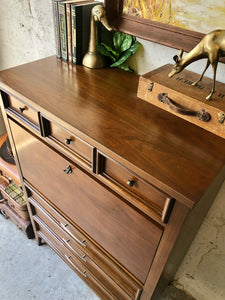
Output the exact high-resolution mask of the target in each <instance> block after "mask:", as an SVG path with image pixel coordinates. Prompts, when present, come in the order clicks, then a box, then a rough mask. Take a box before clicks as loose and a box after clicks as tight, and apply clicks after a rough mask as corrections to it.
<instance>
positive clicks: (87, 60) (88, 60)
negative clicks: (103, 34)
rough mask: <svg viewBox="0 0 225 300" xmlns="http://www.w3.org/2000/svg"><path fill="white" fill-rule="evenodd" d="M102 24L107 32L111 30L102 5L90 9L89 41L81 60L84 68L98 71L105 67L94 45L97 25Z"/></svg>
mask: <svg viewBox="0 0 225 300" xmlns="http://www.w3.org/2000/svg"><path fill="white" fill-rule="evenodd" d="M98 22H100V23H102V24H103V25H104V26H105V28H106V29H108V30H109V31H111V30H112V28H111V27H110V26H109V24H108V21H107V19H106V13H105V9H104V7H103V6H102V5H96V6H94V7H93V8H92V11H91V25H90V26H91V27H90V41H89V47H88V52H87V53H86V54H85V56H84V58H83V62H82V63H83V65H84V66H85V67H88V68H91V69H100V68H104V67H105V65H106V64H105V59H104V56H102V55H101V54H100V53H99V52H98V51H97V47H96V43H97V40H98V28H97V23H98Z"/></svg>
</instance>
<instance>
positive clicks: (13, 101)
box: [7, 95, 39, 126]
mask: <svg viewBox="0 0 225 300" xmlns="http://www.w3.org/2000/svg"><path fill="white" fill-rule="evenodd" d="M7 109H8V110H9V111H11V112H12V113H14V114H16V116H17V117H19V118H20V119H22V120H23V121H25V122H26V121H28V122H31V123H34V124H35V125H37V126H38V125H39V119H38V112H37V111H36V110H35V109H33V108H32V107H30V106H28V105H27V104H25V103H24V102H22V101H21V100H19V99H17V98H15V97H13V96H11V95H8V107H7Z"/></svg>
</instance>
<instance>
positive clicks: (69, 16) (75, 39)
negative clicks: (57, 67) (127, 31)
mask: <svg viewBox="0 0 225 300" xmlns="http://www.w3.org/2000/svg"><path fill="white" fill-rule="evenodd" d="M99 3H101V2H98V1H94V0H92V1H86V0H80V1H79V0H78V1H75V0H73V1H72V0H67V1H63V0H52V6H53V18H54V29H55V43H56V55H57V57H59V58H62V59H63V60H65V61H69V62H73V63H74V64H81V63H82V58H83V56H84V54H85V53H86V52H87V50H88V43H89V35H90V18H91V10H92V8H93V7H94V6H95V5H97V4H99Z"/></svg>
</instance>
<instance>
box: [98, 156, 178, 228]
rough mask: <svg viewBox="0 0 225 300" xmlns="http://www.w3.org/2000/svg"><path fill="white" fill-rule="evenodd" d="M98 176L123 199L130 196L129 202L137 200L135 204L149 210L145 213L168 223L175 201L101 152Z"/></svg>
mask: <svg viewBox="0 0 225 300" xmlns="http://www.w3.org/2000/svg"><path fill="white" fill-rule="evenodd" d="M98 174H99V175H101V176H103V177H104V179H105V181H106V182H107V183H108V184H109V185H111V186H112V187H114V189H116V191H117V192H119V193H120V194H122V196H123V197H126V196H127V194H128V200H129V199H132V198H136V199H137V201H135V200H134V201H135V203H136V204H137V203H138V202H139V203H141V204H142V209H143V204H144V205H145V206H146V207H147V210H144V212H145V213H147V214H149V213H150V216H151V217H152V214H151V212H152V213H153V215H156V216H157V217H158V218H160V219H161V221H162V222H164V223H166V222H167V221H168V218H169V214H170V211H171V207H172V205H173V199H171V197H169V196H168V195H166V194H164V193H163V192H161V191H160V190H158V189H157V188H155V187H154V186H153V185H151V184H150V183H148V182H147V181H145V180H144V179H142V178H141V177H140V176H138V175H137V174H135V173H133V172H132V171H130V170H128V169H127V168H126V167H124V166H122V165H121V164H120V163H118V162H116V161H115V160H113V159H111V158H109V157H107V156H105V155H103V154H101V153H99V152H98ZM130 196H131V197H132V198H130ZM131 201H132V200H131ZM135 203H133V204H135ZM148 209H150V211H148Z"/></svg>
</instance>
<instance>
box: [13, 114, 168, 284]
mask: <svg viewBox="0 0 225 300" xmlns="http://www.w3.org/2000/svg"><path fill="white" fill-rule="evenodd" d="M9 122H10V126H11V128H12V132H14V142H15V145H16V149H17V154H18V157H19V162H20V165H21V169H22V174H23V177H24V179H25V180H26V181H27V182H28V183H30V184H31V185H32V186H35V188H36V189H37V190H38V191H41V193H42V194H43V195H44V196H45V197H46V198H47V199H49V201H50V202H51V203H52V204H53V205H54V206H55V207H56V208H57V210H59V211H61V212H63V214H64V215H66V216H67V217H68V218H69V219H70V220H73V222H74V223H75V224H76V225H77V226H78V227H79V228H82V230H83V232H86V234H87V235H88V236H90V237H91V238H92V239H93V240H94V241H96V242H97V243H98V244H99V245H100V246H101V247H102V248H103V249H104V250H105V251H107V252H108V253H110V255H111V256H112V257H113V258H114V259H115V260H117V261H118V262H119V263H120V264H121V265H122V266H123V267H124V268H125V269H126V270H128V272H129V273H131V274H133V276H134V277H136V278H137V279H138V280H140V281H141V282H142V283H144V282H145V279H146V277H147V274H148V272H149V268H150V265H151V263H152V260H153V258H154V255H155V252H156V250H157V247H158V244H159V242H160V239H161V236H162V233H163V229H164V228H163V227H162V226H161V225H159V224H157V223H155V222H154V221H152V220H151V219H150V218H148V217H147V216H146V215H144V214H142V213H140V212H139V211H138V210H136V209H135V208H134V207H132V206H130V205H128V204H127V202H126V201H124V200H123V199H122V198H120V197H118V196H117V195H116V194H114V193H112V192H110V191H109V190H108V189H106V187H105V186H104V185H102V184H101V183H100V182H99V181H96V180H95V179H94V178H92V177H91V176H90V175H88V174H87V173H86V172H84V170H82V169H80V168H79V167H78V166H76V165H73V164H72V163H70V162H69V161H67V160H66V159H64V158H63V157H62V156H61V155H59V154H57V153H56V152H55V151H53V150H51V149H50V148H49V147H48V146H47V145H45V144H43V143H42V142H41V141H40V140H39V139H38V138H36V137H35V136H33V135H31V134H30V133H28V132H27V131H26V130H24V129H22V128H21V127H20V126H19V125H17V124H16V123H14V122H13V121H12V120H9ZM28 153H29V155H27V154H28ZM31 162H32V164H31Z"/></svg>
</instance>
